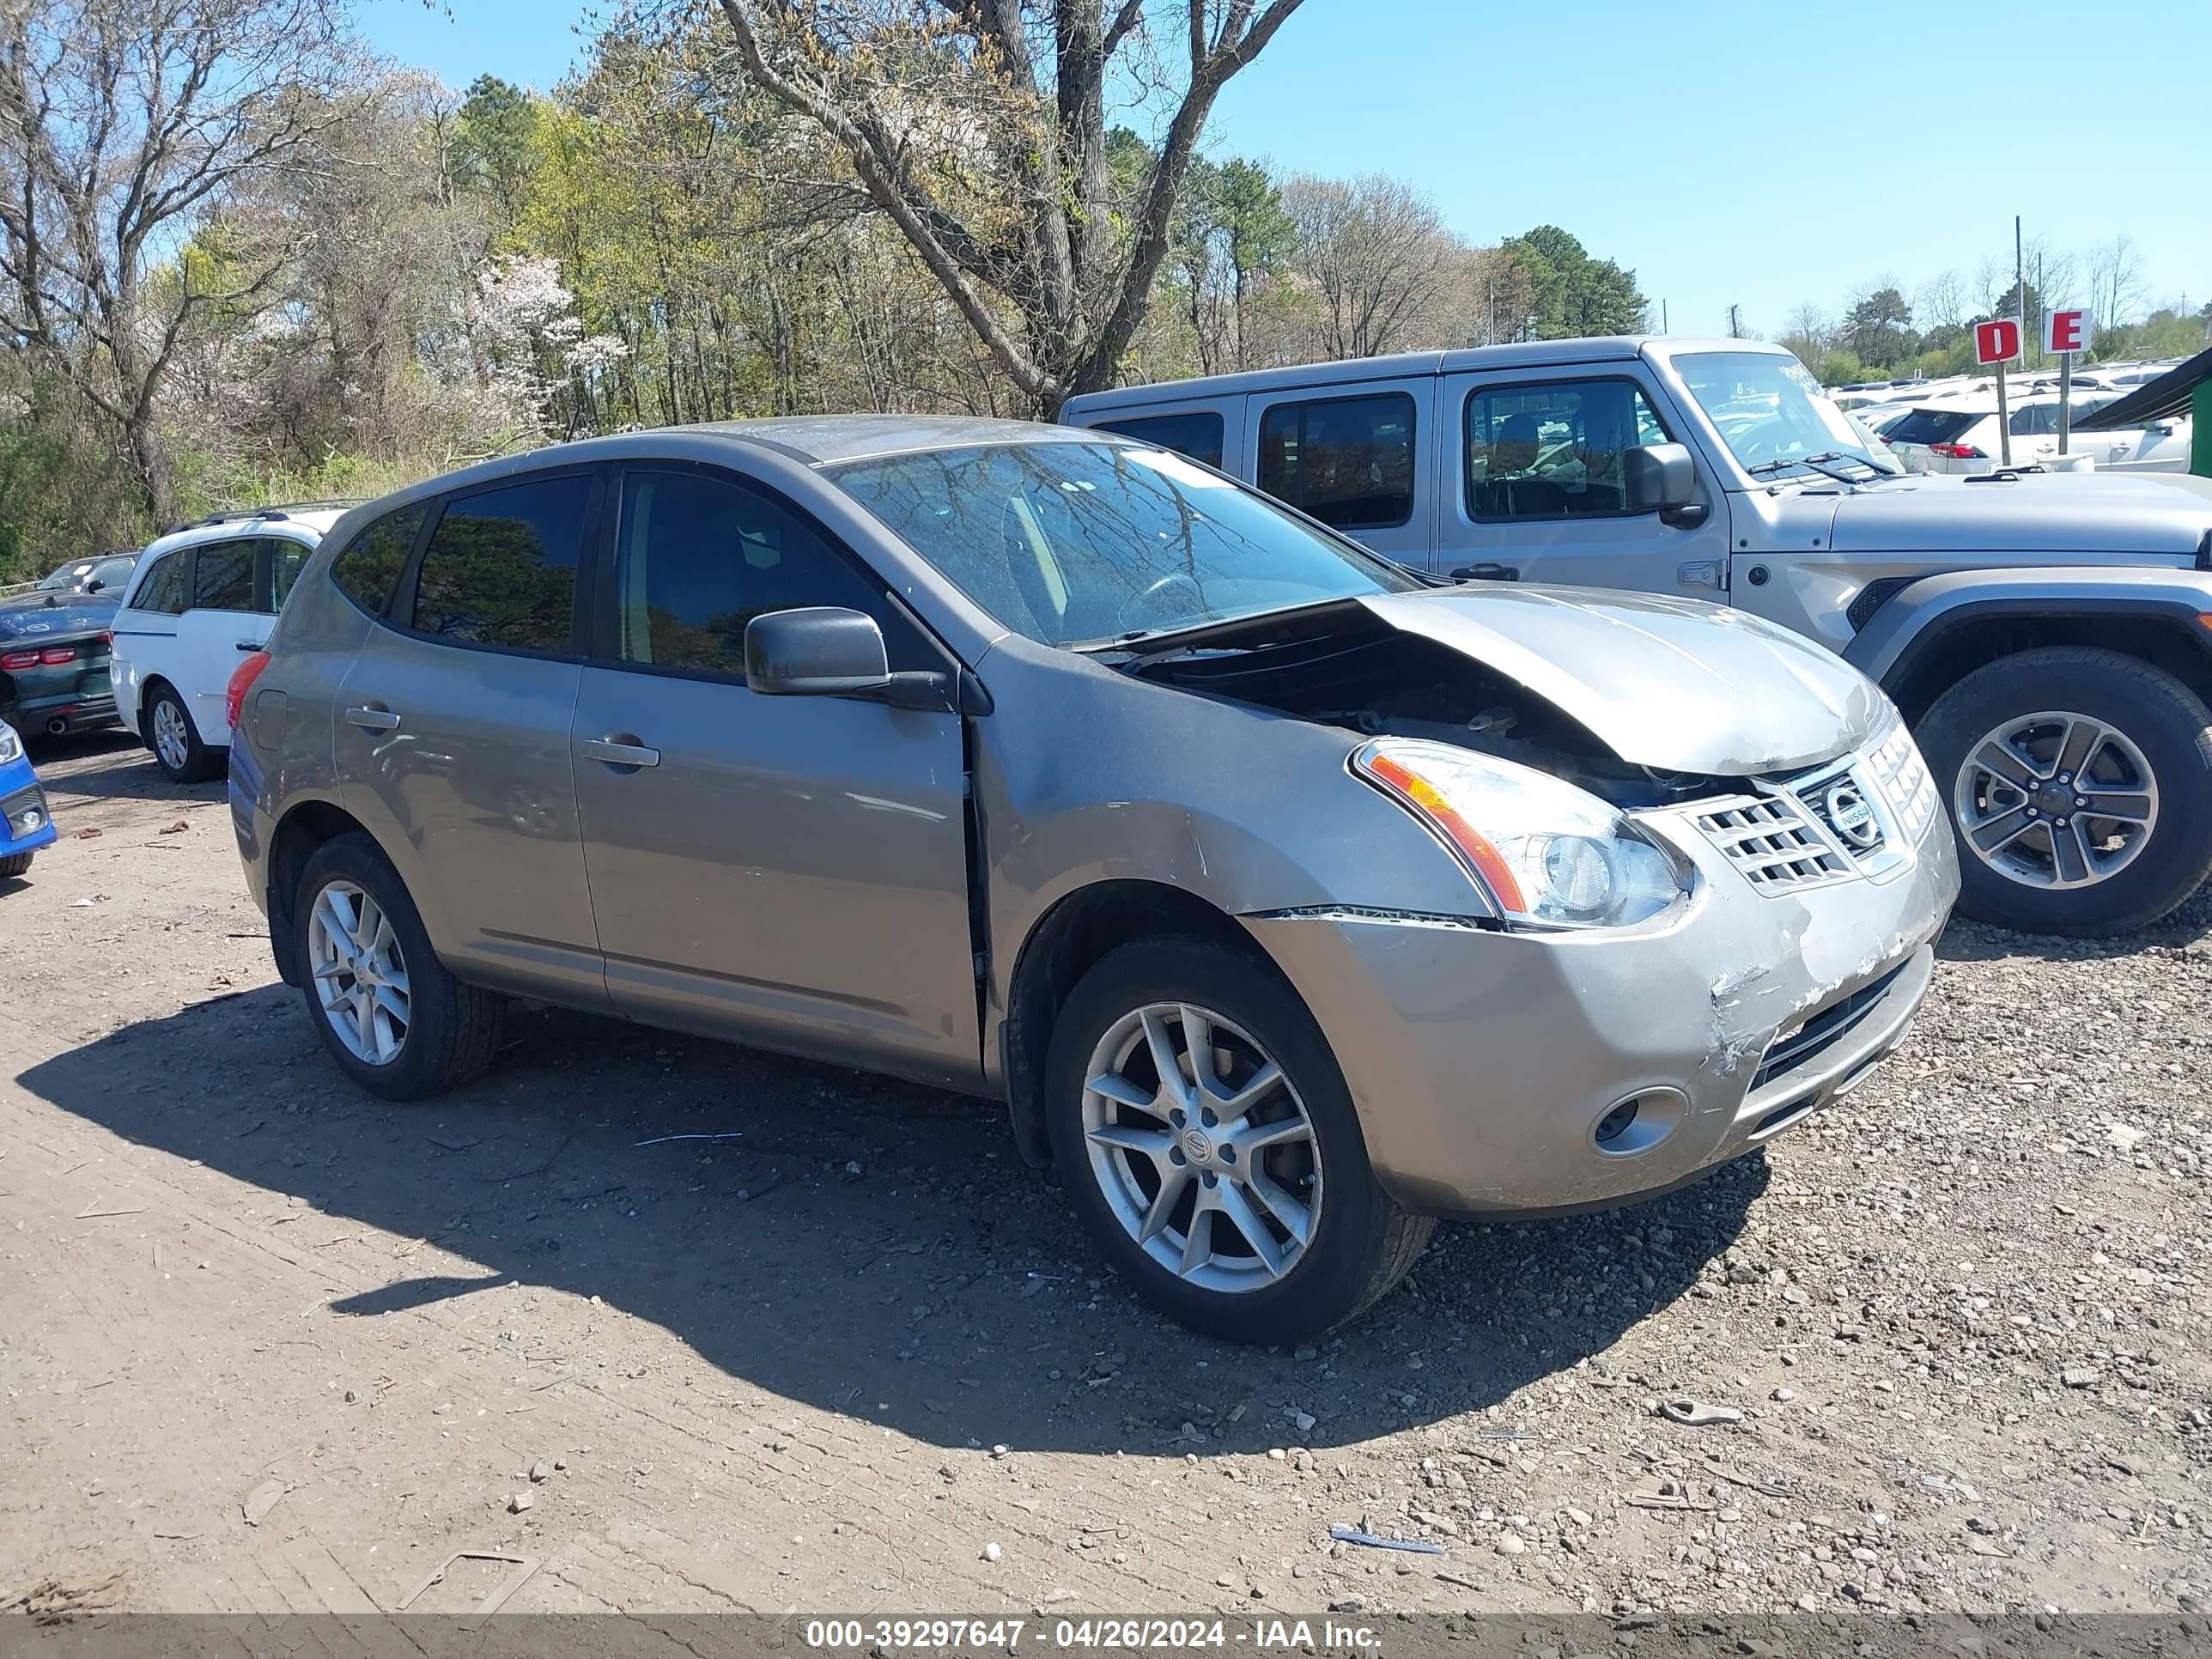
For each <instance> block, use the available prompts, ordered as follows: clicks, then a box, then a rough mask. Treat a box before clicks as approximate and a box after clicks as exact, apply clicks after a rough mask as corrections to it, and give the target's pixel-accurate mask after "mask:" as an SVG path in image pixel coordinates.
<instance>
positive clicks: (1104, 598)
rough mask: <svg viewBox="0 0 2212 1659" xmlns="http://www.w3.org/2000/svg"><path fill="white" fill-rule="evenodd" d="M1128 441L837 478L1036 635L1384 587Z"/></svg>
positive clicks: (1174, 620) (1086, 634) (1010, 450)
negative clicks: (1182, 477) (1183, 483)
mask: <svg viewBox="0 0 2212 1659" xmlns="http://www.w3.org/2000/svg"><path fill="white" fill-rule="evenodd" d="M1132 457H1133V452H1129V451H1125V450H1121V449H1119V448H1115V447H1107V446H1103V445H1101V446H1091V445H1079V444H1023V445H1010V446H1006V447H998V448H990V449H981V450H939V451H933V452H929V453H924V454H920V455H907V456H899V457H896V458H893V459H890V460H887V461H883V462H874V463H866V464H863V465H856V466H854V467H851V468H848V469H846V470H845V471H842V472H841V473H840V474H839V475H838V482H839V483H841V484H842V485H843V486H844V487H845V488H846V489H848V491H850V492H851V493H852V494H853V495H855V496H856V497H857V498H858V499H859V500H860V501H862V503H863V504H864V505H866V507H869V509H870V510H871V511H872V512H873V513H875V514H876V516H877V517H878V518H879V519H881V520H883V521H884V523H885V524H886V525H887V526H890V528H891V529H892V530H893V531H895V532H897V533H898V534H899V535H900V536H901V537H902V538H903V539H904V540H905V541H907V542H908V544H910V545H911V546H913V547H914V548H915V550H916V551H918V552H919V553H921V555H922V556H924V557H925V558H927V559H928V560H929V561H930V562H932V563H933V564H934V565H936V566H937V568H939V569H940V570H942V571H943V572H944V573H945V574H946V575H947V576H948V577H950V578H951V580H952V581H953V582H954V583H955V584H956V585H957V586H959V587H960V588H961V589H962V590H963V592H966V593H967V594H968V596H969V598H970V599H974V600H975V601H976V602H977V603H978V604H979V605H982V606H983V607H984V609H986V610H987V611H990V612H991V613H992V614H993V615H994V616H995V617H998V618H999V620H1000V621H1001V622H1004V623H1006V624H1007V625H1008V626H1009V627H1012V628H1015V629H1018V631H1020V632H1022V633H1024V634H1027V635H1030V637H1031V638H1033V639H1037V640H1040V641H1044V642H1046V643H1048V644H1062V643H1066V642H1068V641H1075V640H1084V639H1092V638H1105V637H1109V636H1111V635H1116V634H1121V633H1127V632H1133V631H1136V630H1139V629H1157V628H1164V627H1171V626H1176V625H1178V624H1184V623H1200V622H1205V621H1209V620H1212V619H1214V618H1216V617H1224V616H1231V615H1237V614H1240V613H1242V612H1244V611H1253V610H1256V609H1263V608H1273V605H1279V604H1286V603H1297V602H1299V601H1301V600H1304V599H1323V598H1330V597H1335V596H1340V595H1343V594H1348V593H1359V592H1379V591H1382V589H1383V586H1384V584H1383V580H1381V578H1380V575H1379V573H1378V572H1370V570H1369V569H1367V568H1364V566H1363V565H1361V564H1360V563H1358V562H1355V561H1354V560H1353V559H1352V557H1350V556H1347V555H1346V554H1345V553H1343V552H1340V551H1339V550H1337V549H1335V548H1334V547H1332V546H1330V545H1329V544H1328V543H1326V542H1324V541H1322V539H1321V538H1318V537H1317V536H1315V535H1313V534H1312V533H1311V532H1308V531H1307V530H1305V529H1304V527H1302V526H1299V525H1297V523H1296V522H1295V521H1294V520H1290V519H1288V518H1285V517H1284V516H1282V515H1280V514H1279V513H1276V512H1274V511H1273V509H1272V508H1270V507H1267V506H1266V505H1265V504H1264V503H1262V502H1261V501H1256V500H1255V499H1253V498H1252V497H1250V496H1249V495H1245V494H1243V492H1241V491H1238V490H1237V489H1234V488H1233V487H1231V486H1229V485H1227V484H1224V485H1222V486H1220V487H1219V489H1218V490H1217V489H1204V490H1203V491H1200V490H1195V489H1194V490H1186V489H1183V488H1181V487H1179V486H1178V484H1177V483H1176V480H1175V479H1174V478H1173V477H1171V476H1170V473H1169V472H1168V471H1166V470H1164V468H1163V466H1162V465H1160V464H1158V462H1156V461H1153V460H1150V459H1146V460H1139V459H1133V458H1132ZM1210 498H1218V507H1213V506H1211V505H1210V504H1209V502H1210ZM994 526H995V528H996V532H997V541H996V544H995V550H994V545H993V544H992V543H991V541H990V540H989V536H990V532H991V531H992V529H993V527H994ZM1255 586H1258V587H1259V588H1260V589H1261V595H1260V597H1258V598H1257V599H1255V593H1254V592H1253V589H1254V588H1255Z"/></svg>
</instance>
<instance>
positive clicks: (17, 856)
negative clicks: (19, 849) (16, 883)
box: [0, 851, 38, 881]
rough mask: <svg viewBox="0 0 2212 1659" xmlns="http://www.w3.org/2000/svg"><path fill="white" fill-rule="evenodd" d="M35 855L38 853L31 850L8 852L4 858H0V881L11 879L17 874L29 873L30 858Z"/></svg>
mask: <svg viewBox="0 0 2212 1659" xmlns="http://www.w3.org/2000/svg"><path fill="white" fill-rule="evenodd" d="M36 857H38V854H37V853H36V852H35V851H33V852H29V853H10V854H9V855H8V856H7V857H6V858H4V859H0V881H13V880H14V879H15V878H16V877H18V876H21V875H26V874H27V873H29V871H30V868H31V860H33V859H34V858H36Z"/></svg>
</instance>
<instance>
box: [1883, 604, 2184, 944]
mask: <svg viewBox="0 0 2212 1659" xmlns="http://www.w3.org/2000/svg"><path fill="white" fill-rule="evenodd" d="M2208 728H2212V712H2208V711H2207V709H2206V708H2205V706H2204V703H2203V701H2202V700H2201V699H2199V698H2198V697H2197V695H2196V694H2195V693H2194V692H2192V691H2191V690H2190V689H2189V688H2188V687H2187V686H2185V685H2184V684H2182V683H2181V682H2180V681H2179V680H2178V679H2176V678H2174V677H2173V676H2172V675H2171V674H2168V673H2166V671H2164V670H2162V669H2158V668H2154V667H2153V666H2151V665H2149V664H2148V663H2146V662H2142V661H2141V660H2139V659H2136V658H2133V657H2130V656H2126V655H2124V654H2123V653H2119V652H2117V651H2106V650H2100V649H2096V648H2093V647H2086V646H2049V647H2043V648H2040V649H2038V650H2034V651H2023V652H2021V653H2019V654H2017V655H2015V656H2010V657H2005V658H2001V659H1999V660H1997V661H1996V662H1993V663H1991V664H1990V665H1988V666H1987V667H1984V668H1979V669H1977V670H1976V671H1974V672H1972V673H1971V674H1969V675H1967V676H1966V678H1964V679H1962V680H1960V682H1959V683H1958V684H1956V685H1954V686H1953V687H1952V688H1951V689H1950V690H1948V691H1947V692H1945V693H1944V694H1943V696H1942V697H1940V698H1938V699H1937V700H1936V705H1935V707H1934V708H1930V709H1929V711H1928V714H1927V716H1926V718H1925V719H1923V720H1922V721H1921V724H1920V729H1919V732H1918V734H1917V735H1918V737H1919V740H1920V747H1921V751H1922V752H1923V754H1924V755H1925V756H1926V757H1927V758H1928V764H1929V768H1930V769H1932V770H1933V771H1934V773H1935V775H1936V782H1937V784H1938V786H1939V787H1941V788H1942V790H1943V791H1944V793H1945V802H1946V805H1947V806H1948V810H1949V812H1950V815H1951V821H1952V827H1953V829H1954V830H1955V831H1956V833H1957V835H1958V838H1959V866H1960V901H1959V902H1960V908H1961V909H1963V910H1964V911H1966V914H1967V915H1972V916H1974V917H1976V918H1978V920H1980V921H1988V922H1994V923H1996V925H1997V926H1999V927H2013V928H2017V929H2019V930H2020V931H2021V932H2022V933H2063V934H2069V935H2073V936H2075V937H2077V938H2105V937H2110V936H2112V935H2114V934H2118V933H2129V932H2131V931H2133V930H2134V929H2136V928H2138V927H2143V926H2144V925H2146V924H2147V923H2149V922H2153V921H2157V920H2158V919H2159V918H2160V916H2163V915H2166V913H2167V912H2169V911H2171V910H2172V909H2173V908H2175V907H2176V906H2178V905H2179V904H2181V903H2182V902H2184V901H2185V900H2186V899H2187V898H2188V897H2189V896H2190V895H2191V894H2192V893H2194V892H2195V891H2196V890H2197V888H2199V887H2200V886H2202V885H2203V883H2204V879H2205V877H2206V875H2207V873H2208V872H2212V833H2208V826H2212V730H2208Z"/></svg>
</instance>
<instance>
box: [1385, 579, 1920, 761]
mask: <svg viewBox="0 0 2212 1659" xmlns="http://www.w3.org/2000/svg"><path fill="white" fill-rule="evenodd" d="M1358 603H1359V604H1361V605H1364V606H1366V607H1367V609H1368V610H1370V611H1372V612H1374V613H1375V614H1376V616H1378V617H1381V618H1383V621H1385V622H1387V623H1389V625H1390V626H1391V627H1393V628H1395V629H1399V630H1400V631H1401V632H1403V633H1407V634H1419V635H1423V636H1425V638H1428V639H1430V640H1433V641H1436V643H1437V644H1438V645H1442V646H1445V647H1449V648H1450V649H1451V650H1454V651H1457V652H1460V653H1462V654H1463V655H1465V656H1468V657H1470V658H1472V659H1474V660H1475V661H1477V662H1480V663H1482V664H1483V665H1486V666H1487V667H1489V668H1492V669H1493V670H1495V671H1497V672H1498V673H1501V674H1504V675H1505V676H1507V677H1508V678H1511V679H1514V680H1516V681H1518V682H1519V683H1520V684H1522V685H1524V686H1526V687H1527V688H1528V690H1530V691H1531V692H1533V693H1534V695H1536V696H1540V697H1542V698H1544V699H1545V700H1546V701H1547V702H1551V703H1553V705H1555V706H1556V707H1558V708H1559V709H1561V710H1562V711H1563V712H1565V714H1568V715H1570V716H1571V718H1573V719H1574V720H1577V721H1579V722H1580V723H1581V724H1582V725H1583V726H1585V727H1587V728H1588V729H1589V732H1591V734H1592V735H1593V736H1595V738H1597V739H1598V740H1599V741H1600V742H1601V743H1602V744H1605V745H1606V746H1607V748H1609V749H1611V750H1613V752H1614V753H1615V754H1617V755H1619V756H1620V757H1621V758H1622V759H1623V760H1626V761H1630V762H1632V763H1635V764H1637V765H1638V766H1650V767H1655V768H1657V769H1661V770H1664V771H1670V772H1701V773H1710V774H1713V775H1717V776H1723V777H1748V776H1754V775H1764V774H1770V773H1776V772H1788V771H1792V770H1795V769H1798V768H1800V767H1805V766H1810V765H1813V764H1814V763H1817V762H1820V761H1824V760H1829V759H1832V758H1833V757H1835V756H1838V755H1840V754H1843V753H1845V752H1846V751H1848V750H1853V749H1857V748H1858V747H1860V746H1861V745H1862V744H1864V743H1865V742H1866V741H1867V740H1868V739H1869V738H1871V737H1872V736H1873V735H1874V734H1875V732H1876V731H1877V730H1878V729H1879V728H1880V727H1881V725H1882V724H1883V723H1884V722H1885V721H1886V720H1888V719H1889V718H1890V713H1891V710H1890V703H1889V699H1888V698H1887V697H1885V696H1883V695H1882V693H1881V689H1880V688H1879V687H1877V686H1876V685H1875V684H1874V682H1873V681H1871V680H1869V679H1868V678H1866V677H1865V676H1864V675H1863V674H1861V673H1860V672H1859V671H1857V669H1855V668H1853V667H1851V666H1850V665H1849V664H1848V663H1846V662H1844V660H1843V659H1841V658H1840V657H1836V656H1833V655H1831V654H1830V653H1828V652H1826V651H1825V650H1823V649H1821V648H1820V647H1819V646H1817V645H1814V643H1813V642H1812V641H1809V640H1806V639H1802V638H1801V637H1799V636H1798V635H1795V634H1792V633H1790V632H1788V631H1786V630H1785V629H1780V628H1778V627H1776V626H1775V625H1774V624H1772V623H1767V622H1763V621H1761V620H1760V619H1759V618H1758V617H1752V616H1748V615H1747V614H1746V613H1744V612H1742V611H1731V610H1729V609H1727V608H1726V607H1724V606H1722V605H1707V604H1705V603H1704V602H1702V601H1700V600H1697V599H1673V598H1668V597H1665V596H1662V595H1655V594H1647V593H1628V592H1615V591H1613V590H1612V589H1608V588H1589V587H1545V586H1524V585H1522V584H1520V583H1512V582H1505V583H1485V584H1481V585H1480V586H1474V587H1468V586H1462V587H1455V588H1449V589H1436V590H1432V591H1429V592H1418V593H1392V594H1383V595H1379V596H1376V597H1374V598H1369V599H1361V600H1359V601H1358Z"/></svg>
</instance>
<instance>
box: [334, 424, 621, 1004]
mask: <svg viewBox="0 0 2212 1659" xmlns="http://www.w3.org/2000/svg"><path fill="white" fill-rule="evenodd" d="M602 493H603V481H602V478H601V475H600V472H599V470H598V469H596V468H590V467H576V468H569V469H566V470H562V471H549V472H539V473H531V474H528V475H526V476H525V477H520V478H517V479H512V480H509V481H507V482H505V483H499V484H495V485H491V486H489V487H485V488H478V489H471V490H469V491H466V492H465V493H461V494H457V495H450V496H447V497H446V498H444V500H443V501H441V502H435V503H433V504H432V506H431V508H430V513H429V518H430V520H431V521H430V523H429V526H428V532H427V537H424V536H422V532H417V539H418V540H419V542H420V545H419V547H418V548H417V550H416V551H415V552H414V554H413V556H412V557H411V558H410V561H409V562H408V565H407V568H405V569H404V572H403V573H402V574H401V575H400V578H399V581H398V592H397V593H396V595H395V596H394V597H393V598H392V600H391V601H390V605H389V610H388V612H387V613H386V615H384V617H382V619H381V620H380V623H379V624H378V625H377V626H376V627H374V628H373V629H370V630H369V632H368V638H367V639H366V640H365V641H363V643H362V647H361V650H360V651H359V653H357V654H356V657H355V659H354V662H353V665H352V667H351V668H350V669H349V670H348V671H347V673H346V678H345V683H344V684H343V688H342V689H341V690H340V692H339V696H338V699H337V702H338V708H337V720H336V722H335V727H334V730H335V738H334V742H333V750H334V752H335V754H336V757H337V769H338V776H339V799H340V802H341V804H342V805H343V806H344V807H345V808H346V810H347V811H349V812H351V813H352V814H353V815H354V816H355V817H357V818H359V819H360V820H361V821H362V823H364V824H366V825H367V826H368V828H369V829H370V830H371V831H372V832H373V833H374V835H375V836H376V837H377V839H378V840H379V841H380V842H382V843H383V844H384V845H385V846H386V848H391V849H394V850H393V857H394V860H395V861H396V862H398V863H400V864H401V866H402V870H401V873H402V874H403V876H404V877H406V878H408V889H409V892H410V896H412V897H413V898H414V900H415V902H416V907H417V908H419V909H420V910H421V911H422V916H423V921H424V923H425V925H426V926H427V927H428V931H429V933H430V938H431V941H432V943H434V944H435V945H436V946H437V948H438V951H439V954H440V955H441V957H446V958H447V959H448V960H449V961H450V962H451V963H452V964H453V967H454V969H455V970H456V971H458V972H460V973H462V974H464V975H466V976H467V977H469V978H471V979H472V980H475V981H478V982H480V983H483V984H486V985H490V986H493V987H496V988H499V989H502V990H508V991H513V992H516V993H518V994H525V995H528V994H537V995H543V996H547V997H550V998H552V999H553V1000H557V1001H561V1002H565V1003H569V1004H573V1005H577V1006H594V1005H600V1004H604V1003H605V1000H606V978H605V970H604V969H602V967H601V966H600V963H599V938H598V933H597V931H596V929H595V928H594V927H593V926H592V904H591V897H590V894H589V892H588V890H586V884H585V877H584V853H583V844H582V842H581V841H580V838H579V836H578V834H577V829H576V785H575V775H574V767H573V765H572V764H571V763H570V760H569V756H568V722H569V718H570V716H571V714H573V713H574V709H575V706H576V688H577V684H578V681H579V678H580V676H581V674H582V671H583V670H582V664H583V658H584V650H585V647H584V638H585V635H584V632H583V629H584V627H585V624H584V623H583V622H582V621H581V620H580V618H581V616H582V614H583V605H584V595H583V593H582V592H581V591H580V590H581V589H582V588H583V587H584V586H585V585H586V583H587V581H588V574H589V567H588V562H587V561H586V559H585V558H584V557H583V554H584V550H585V549H586V546H588V545H590V544H591V540H590V538H591V537H592V533H593V529H594V523H595V518H596V514H597V513H598V511H599V498H600V496H601V495H602ZM394 516H395V518H396V517H397V516H398V515H394ZM372 530H374V526H372ZM369 551H370V552H371V553H373V554H374V556H376V557H378V558H383V557H387V556H389V554H390V551H391V550H389V549H384V550H374V549H371V550H369ZM351 556H352V555H351V551H350V550H349V554H348V555H347V556H346V557H343V558H341V559H340V560H339V562H338V567H337V568H334V569H333V574H334V575H335V576H337V577H338V578H339V580H340V583H341V586H343V585H344V582H345V580H346V572H345V570H344V568H343V567H345V566H346V565H347V563H348V561H349V559H350V557H351Z"/></svg>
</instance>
